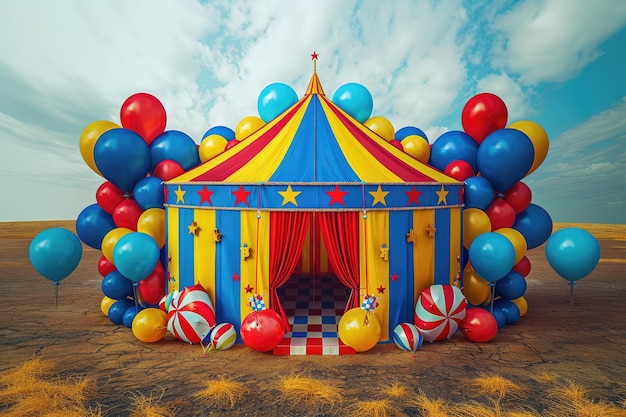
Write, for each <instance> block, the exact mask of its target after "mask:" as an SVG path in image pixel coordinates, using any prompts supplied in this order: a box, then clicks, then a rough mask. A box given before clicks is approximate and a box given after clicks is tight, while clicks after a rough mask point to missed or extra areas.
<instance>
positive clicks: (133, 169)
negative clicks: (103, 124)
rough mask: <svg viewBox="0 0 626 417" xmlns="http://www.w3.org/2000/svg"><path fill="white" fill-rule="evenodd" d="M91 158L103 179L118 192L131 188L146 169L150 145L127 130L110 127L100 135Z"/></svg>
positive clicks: (148, 168)
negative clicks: (118, 190)
mask: <svg viewBox="0 0 626 417" xmlns="http://www.w3.org/2000/svg"><path fill="white" fill-rule="evenodd" d="M93 157H94V160H95V162H96V166H97V167H98V170H99V171H100V173H101V174H102V175H103V176H104V178H106V179H107V180H109V181H110V182H111V183H112V184H113V185H115V186H116V187H117V188H119V189H120V190H122V191H132V190H133V187H134V186H135V183H136V182H137V181H139V180H140V179H141V178H143V177H145V176H146V174H147V173H148V171H149V170H150V148H149V147H148V145H147V144H146V142H145V141H144V140H143V139H142V138H141V136H139V135H138V134H137V133H135V132H133V131H132V130H130V129H123V128H119V129H111V130H108V131H106V132H104V133H103V134H102V135H100V137H99V138H98V140H97V141H96V145H95V146H94V150H93Z"/></svg>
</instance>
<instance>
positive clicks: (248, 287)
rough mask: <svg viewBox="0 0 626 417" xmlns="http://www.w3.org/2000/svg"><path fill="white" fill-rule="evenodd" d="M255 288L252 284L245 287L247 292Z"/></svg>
mask: <svg viewBox="0 0 626 417" xmlns="http://www.w3.org/2000/svg"><path fill="white" fill-rule="evenodd" d="M253 289H254V287H251V286H250V284H248V286H247V287H246V288H244V290H246V292H252V290H253Z"/></svg>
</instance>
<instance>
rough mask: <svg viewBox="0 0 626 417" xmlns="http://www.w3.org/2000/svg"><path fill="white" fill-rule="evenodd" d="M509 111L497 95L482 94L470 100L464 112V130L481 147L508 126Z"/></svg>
mask: <svg viewBox="0 0 626 417" xmlns="http://www.w3.org/2000/svg"><path fill="white" fill-rule="evenodd" d="M508 116H509V114H508V110H507V108H506V105H505V104H504V101H502V99H501V98H500V97H498V96H496V95H495V94H491V93H480V94H477V95H475V96H474V97H472V98H470V99H469V100H468V101H467V103H466V104H465V107H463V112H462V113H461V123H462V124H463V130H465V133H467V134H468V135H470V136H471V137H472V138H473V139H474V140H475V141H476V143H478V144H479V145H480V144H481V143H482V141H483V139H485V138H486V137H487V136H488V135H489V134H490V133H493V132H495V131H496V130H498V129H503V128H504V127H505V126H506V121H507V118H508Z"/></svg>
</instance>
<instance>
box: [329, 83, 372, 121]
mask: <svg viewBox="0 0 626 417" xmlns="http://www.w3.org/2000/svg"><path fill="white" fill-rule="evenodd" d="M332 102H333V103H335V104H336V105H337V107H339V108H340V109H341V110H343V111H345V112H346V113H348V114H349V115H350V116H352V117H353V118H355V119H356V120H358V121H359V122H361V123H364V122H365V121H366V120H367V119H369V118H370V116H371V115H372V109H373V108H374V100H373V99H372V94H370V92H369V90H368V89H367V88H365V87H364V86H363V85H361V84H358V83H347V84H344V85H342V86H341V87H339V88H338V89H337V91H335V94H333V99H332Z"/></svg>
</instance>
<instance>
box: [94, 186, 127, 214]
mask: <svg viewBox="0 0 626 417" xmlns="http://www.w3.org/2000/svg"><path fill="white" fill-rule="evenodd" d="M122 200H124V191H122V190H120V189H119V188H117V187H116V186H115V185H113V184H111V183H110V182H109V181H106V182H103V183H102V184H101V185H100V187H98V190H97V191H96V201H97V202H98V205H99V206H100V208H101V209H102V210H104V211H106V212H107V213H109V214H113V210H115V207H116V206H117V205H118V204H119V203H120V202H122Z"/></svg>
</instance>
